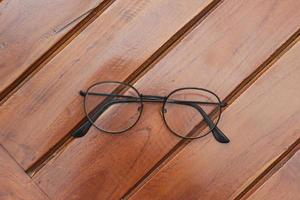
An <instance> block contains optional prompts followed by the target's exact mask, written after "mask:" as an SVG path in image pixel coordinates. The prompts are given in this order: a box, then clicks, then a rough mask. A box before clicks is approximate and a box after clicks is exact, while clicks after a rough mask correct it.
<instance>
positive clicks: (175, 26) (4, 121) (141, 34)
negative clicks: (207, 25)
mask: <svg viewBox="0 0 300 200" xmlns="http://www.w3.org/2000/svg"><path fill="white" fill-rule="evenodd" d="M211 2H212V1H211V0H201V1H199V0H188V1H185V3H182V1H180V0H176V1H174V0H168V1H148V0H143V1H141V0H135V1H132V0H125V1H117V2H115V3H113V4H112V5H111V6H110V7H109V8H107V9H106V10H105V11H104V12H103V13H102V14H101V16H100V17H99V18H97V19H96V20H95V21H94V22H93V23H92V24H91V25H90V26H88V27H87V29H85V30H84V31H83V32H82V33H81V34H80V35H79V36H77V37H76V38H75V39H74V40H73V41H72V43H71V44H69V45H68V46H67V47H66V48H65V49H64V50H63V51H62V52H60V53H59V54H58V55H57V56H56V57H55V58H54V59H53V60H51V62H49V63H48V64H47V65H46V66H44V67H43V68H42V69H41V70H40V71H39V72H38V73H37V74H36V75H35V76H34V77H33V78H32V79H30V80H29V81H28V82H27V83H26V84H25V85H24V86H23V87H22V88H21V89H20V90H18V91H17V92H16V93H15V94H14V95H13V96H12V97H11V98H10V99H8V100H7V101H6V102H5V103H4V104H3V105H2V106H1V108H0V127H1V131H0V133H1V134H0V141H1V143H2V144H3V145H4V146H5V148H6V149H8V151H9V152H10V153H11V154H12V155H13V156H14V158H15V159H16V160H17V161H18V162H19V163H20V164H21V165H22V166H23V167H24V169H27V168H28V167H29V166H30V165H32V163H34V162H36V161H37V160H38V159H39V158H40V157H41V156H42V155H44V154H45V153H46V152H47V151H49V149H50V148H51V147H53V146H54V145H55V144H56V143H57V142H58V141H60V140H61V139H62V138H63V137H64V136H66V134H68V132H69V131H70V130H71V129H72V128H73V127H74V126H75V125H76V124H78V123H79V122H80V121H81V120H82V119H83V118H84V113H83V110H82V97H81V96H79V95H78V91H79V90H80V89H83V88H86V87H88V86H89V85H90V84H92V83H94V82H97V81H101V80H110V79H111V80H121V81H122V80H124V79H126V78H127V77H128V76H129V75H130V74H131V73H132V72H134V71H135V70H137V69H138V68H139V66H140V65H141V64H142V63H144V62H145V61H146V60H147V59H148V58H149V57H150V56H151V55H152V54H153V53H154V52H156V50H158V49H159V48H160V47H161V46H162V45H163V44H164V43H165V42H166V41H167V40H168V39H169V38H171V37H172V36H173V35H174V34H175V33H176V31H178V30H180V29H181V27H183V26H184V25H185V24H186V23H187V22H189V21H190V20H191V19H193V18H194V17H195V16H198V14H199V13H200V12H201V11H202V10H203V9H204V8H206V6H208V5H210V3H211ZM158 20H159V23H158ZM16 122H17V123H18V126H16V125H15V123H16Z"/></svg>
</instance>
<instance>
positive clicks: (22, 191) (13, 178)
mask: <svg viewBox="0 0 300 200" xmlns="http://www.w3.org/2000/svg"><path fill="white" fill-rule="evenodd" d="M0 199H1V200H8V199H37V200H38V199H48V198H47V196H46V195H45V194H44V193H43V192H42V191H41V190H40V189H39V187H38V186H36V185H35V183H34V182H33V181H32V180H31V179H30V178H29V177H28V176H27V174H26V173H25V172H24V171H23V169H22V168H21V167H20V166H19V165H18V164H17V163H16V162H15V161H14V160H13V159H12V158H11V157H10V156H9V155H8V154H7V152H6V151H5V150H4V149H3V147H2V146H1V145H0Z"/></svg>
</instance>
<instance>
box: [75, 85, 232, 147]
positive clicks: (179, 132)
mask: <svg viewBox="0 0 300 200" xmlns="http://www.w3.org/2000/svg"><path fill="white" fill-rule="evenodd" d="M80 95H81V96H83V97H84V112H85V114H86V121H85V122H84V123H83V124H82V125H81V126H80V127H79V128H78V129H77V130H75V131H74V132H73V133H72V136H73V137H82V136H84V135H86V134H87V132H88V130H89V129H90V127H91V126H94V127H95V128H96V129H98V130H100V131H103V132H106V133H111V134H119V133H123V132H125V131H128V130H129V129H131V128H132V127H134V125H136V123H137V122H138V121H139V119H140V117H141V115H142V111H143V108H144V103H146V102H151V103H162V107H161V114H162V118H163V121H164V123H165V125H166V127H167V128H168V129H169V130H170V132H171V133H173V134H174V135H176V136H178V137H180V138H184V139H198V138H201V137H204V136H206V135H208V134H209V133H211V132H212V134H213V136H214V138H215V139H216V140H217V141H218V142H220V143H228V142H229V141H230V140H229V139H228V138H227V137H226V136H225V134H224V133H223V132H222V131H221V130H220V129H219V128H218V127H217V124H218V123H219V121H220V118H221V112H222V107H225V106H226V105H227V103H225V102H221V100H220V98H219V97H218V96H217V95H216V94H215V93H213V92H212V91H209V90H207V89H204V88H196V87H185V88H179V89H176V90H174V91H173V92H171V93H170V94H169V95H167V96H154V95H144V94H141V93H139V91H138V90H137V89H136V88H135V87H133V86H132V85H130V84H128V83H124V82H117V81H104V82H99V83H96V84H94V85H92V86H90V87H89V88H88V89H87V90H86V91H80Z"/></svg>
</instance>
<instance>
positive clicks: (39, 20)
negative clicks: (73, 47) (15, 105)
mask: <svg viewBox="0 0 300 200" xmlns="http://www.w3.org/2000/svg"><path fill="white" fill-rule="evenodd" d="M101 2H102V0H74V1H65V0H45V1H39V0H30V1H20V0H4V1H3V2H1V3H0V15H1V17H0V24H1V26H0V58H1V61H0V94H1V93H2V92H3V91H4V90H5V89H7V88H8V87H9V86H10V85H11V84H12V83H13V82H14V81H15V80H16V79H17V78H18V77H19V76H20V75H21V74H23V73H24V72H25V71H26V70H27V69H28V68H29V67H30V66H31V65H32V64H33V63H34V62H35V61H36V60H37V59H39V58H40V57H41V56H42V55H43V54H44V53H45V52H46V51H47V50H48V49H49V48H50V47H51V46H53V45H54V44H55V43H56V42H58V40H60V39H61V38H62V36H64V35H65V34H66V33H67V32H68V31H69V30H71V29H72V28H73V27H74V26H75V25H76V24H77V23H78V22H80V21H81V20H82V19H83V17H85V16H86V15H84V14H85V13H86V12H87V11H89V10H90V9H92V8H94V7H96V6H97V5H98V4H99V3H101Z"/></svg>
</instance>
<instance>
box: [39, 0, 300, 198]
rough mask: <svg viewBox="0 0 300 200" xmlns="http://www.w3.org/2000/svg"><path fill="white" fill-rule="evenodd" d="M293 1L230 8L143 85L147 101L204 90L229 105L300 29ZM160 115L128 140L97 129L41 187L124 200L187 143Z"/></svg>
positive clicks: (46, 173)
mask: <svg viewBox="0 0 300 200" xmlns="http://www.w3.org/2000/svg"><path fill="white" fill-rule="evenodd" d="M293 2H294V1H289V2H288V1H281V2H279V3H278V2H277V3H275V2H272V1H227V2H224V4H221V5H220V6H219V7H218V8H217V9H216V10H215V11H214V12H212V13H211V14H210V15H209V16H208V17H207V18H206V19H205V20H204V21H203V22H202V23H201V24H200V25H199V26H198V27H197V28H195V30H193V31H192V32H191V33H190V34H189V35H188V36H187V37H186V38H185V39H183V40H182V41H181V42H180V43H179V44H178V45H177V46H176V47H175V48H174V49H173V50H172V51H170V52H169V53H168V54H167V55H166V56H165V57H164V58H162V59H161V60H159V61H158V63H157V64H156V65H155V66H154V67H153V68H152V69H151V70H150V71H149V72H148V73H146V74H145V75H144V76H143V77H142V78H141V79H140V80H139V81H138V82H137V83H136V84H135V86H136V87H137V88H138V89H139V90H140V91H141V92H142V93H143V94H158V95H166V94H167V93H168V92H170V91H171V90H173V89H175V88H177V87H181V86H199V87H206V88H209V89H211V90H212V91H215V92H216V93H217V94H219V95H220V96H221V98H222V99H223V98H225V97H226V96H227V95H228V94H229V93H230V92H231V91H232V90H233V89H234V88H236V87H237V86H238V85H239V84H240V83H241V82H242V81H243V80H244V79H245V78H246V77H247V76H249V75H250V74H251V73H252V72H253V71H254V70H255V69H257V67H258V66H260V65H261V64H262V63H263V62H264V61H265V60H266V59H267V58H268V57H269V56H270V55H271V54H272V53H273V52H274V51H275V50H276V49H277V48H278V47H279V46H280V45H281V44H283V43H284V41H285V40H287V39H288V38H289V36H290V35H292V34H293V33H294V32H295V31H296V30H297V29H298V27H299V25H300V24H299V21H298V20H297V18H299V16H298V15H299V14H297V12H295V11H296V10H297V9H298V8H300V4H299V3H296V4H293ZM220 19H222V20H220ZM285 23H286V24H285ZM283 24H284V25H283ZM275 30H276V31H275ZM254 52H255V53H254ZM159 110H160V106H159V105H158V106H157V107H156V106H155V105H151V106H149V108H146V110H145V113H144V114H143V116H142V119H141V120H140V122H139V123H138V124H137V126H136V127H135V128H134V129H133V130H131V131H129V132H128V133H124V134H123V135H118V136H111V135H107V134H101V133H99V132H98V131H96V130H95V129H91V130H90V132H89V133H88V135H86V136H85V137H84V138H81V139H75V140H74V141H72V142H71V143H70V144H69V145H67V147H66V148H64V149H63V150H62V152H60V154H59V155H58V156H56V157H55V158H54V159H53V160H52V161H50V162H49V163H48V164H47V165H46V166H45V167H44V168H42V170H41V171H40V172H39V173H38V174H37V175H35V176H34V180H36V181H37V183H38V184H39V185H40V186H41V187H42V188H43V189H44V190H45V191H46V192H47V194H48V195H49V196H52V197H57V198H62V199H63V198H66V197H70V196H72V197H74V198H82V197H89V196H90V197H94V198H96V197H98V198H101V199H110V198H113V199H114V198H115V199H117V198H120V197H121V196H122V195H124V193H125V192H126V191H127V190H128V189H129V188H130V187H132V186H133V185H134V184H135V183H136V181H138V180H139V179H140V178H141V177H142V176H143V175H144V174H145V173H146V172H147V171H148V170H150V169H151V167H152V166H153V165H154V164H155V163H157V162H158V161H159V160H160V159H161V158H162V157H163V156H164V155H165V154H166V153H167V152H168V151H169V150H170V149H171V148H172V147H174V145H176V144H177V143H178V142H179V139H178V138H176V137H174V136H173V135H172V134H171V133H170V132H169V131H168V130H167V129H166V128H165V126H164V124H163V123H162V120H161V116H160V115H159ZM222 122H223V121H222ZM222 122H221V123H222ZM210 139H212V138H211V136H208V138H207V139H204V142H207V141H210ZM200 141H202V140H200ZM202 142H203V141H202ZM212 142H215V141H214V140H213V139H212ZM216 145H217V146H218V148H220V149H223V148H227V147H226V146H224V145H221V144H216ZM62 176H63V177H64V179H63V180H62V179H61V178H60V177H62ZM60 188H66V189H65V190H64V191H61V190H60Z"/></svg>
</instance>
